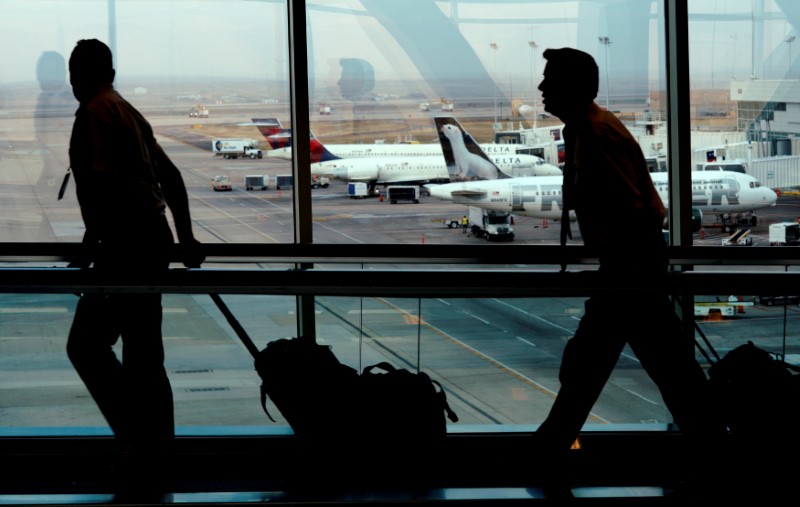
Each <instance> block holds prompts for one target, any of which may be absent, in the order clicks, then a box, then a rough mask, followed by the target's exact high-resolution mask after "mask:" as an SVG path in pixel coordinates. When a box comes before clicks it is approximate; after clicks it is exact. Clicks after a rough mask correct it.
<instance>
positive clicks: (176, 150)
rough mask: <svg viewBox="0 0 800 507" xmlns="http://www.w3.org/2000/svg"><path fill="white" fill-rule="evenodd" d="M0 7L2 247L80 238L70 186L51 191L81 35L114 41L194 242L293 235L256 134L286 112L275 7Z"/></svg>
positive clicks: (283, 193)
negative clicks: (185, 194)
mask: <svg viewBox="0 0 800 507" xmlns="http://www.w3.org/2000/svg"><path fill="white" fill-rule="evenodd" d="M2 11H3V15H2V16H0V40H1V41H2V42H3V43H4V44H5V45H6V47H8V48H14V50H13V51H6V52H4V54H3V55H2V56H1V57H0V69H2V70H0V175H2V176H0V178H2V179H0V184H2V185H3V190H4V194H5V195H6V199H5V212H4V214H3V220H2V222H0V240H1V241H48V242H49V241H58V242H73V241H79V240H80V238H81V236H82V234H83V223H82V220H81V216H80V214H79V211H78V205H77V200H76V197H75V187H74V183H70V186H69V187H68V188H67V190H66V193H65V196H64V198H63V199H62V200H58V199H57V193H58V190H59V186H60V185H61V182H62V179H63V177H64V174H65V172H66V169H67V167H68V165H69V157H68V146H69V137H70V132H71V128H72V120H73V115H74V112H75V110H76V108H77V102H76V101H75V99H74V98H73V96H72V90H71V87H70V84H69V75H68V71H67V65H66V63H67V60H68V59H69V56H70V53H71V51H72V49H73V47H74V46H75V43H76V41H78V40H79V39H88V38H98V39H100V40H102V41H104V42H106V43H107V44H108V45H109V46H110V47H111V48H112V50H113V52H114V57H115V67H116V79H115V82H114V84H115V87H116V89H117V90H118V91H119V92H120V93H121V94H122V96H123V97H125V98H126V99H128V100H129V101H130V102H131V103H132V104H133V105H134V106H135V107H136V108H138V109H139V110H140V111H141V112H142V114H143V115H144V116H145V118H146V119H147V120H148V121H149V122H150V123H151V125H152V126H153V129H154V131H155V135H156V138H157V140H158V141H159V143H160V144H162V145H163V147H164V149H165V151H166V152H167V154H168V155H169V156H170V157H171V158H172V159H173V161H174V162H175V164H176V165H177V166H178V167H179V168H180V169H181V171H182V174H183V177H184V179H185V181H186V185H187V187H188V191H189V195H190V199H191V201H190V207H191V211H192V213H193V219H194V225H195V231H196V235H197V237H198V239H199V240H200V241H202V242H205V243H234V242H252V243H274V242H291V241H293V240H294V233H293V227H292V223H293V219H294V217H293V216H292V215H293V212H292V204H291V192H290V191H289V188H290V187H286V186H284V187H283V188H281V189H280V190H278V189H277V186H278V182H277V181H276V176H277V175H281V174H286V173H291V170H290V165H289V163H288V162H286V161H279V160H277V159H268V158H266V157H264V156H263V155H264V152H266V151H267V150H268V148H269V145H268V143H267V142H266V139H265V138H264V136H263V135H262V133H261V131H262V130H265V129H267V128H268V127H266V126H265V125H266V124H270V125H271V124H272V123H274V122H272V121H267V119H270V118H284V119H285V118H286V116H287V111H288V98H289V93H288V81H287V70H286V69H287V56H286V55H287V42H286V41H287V30H286V8H285V4H284V2H234V3H231V2H228V1H211V2H205V1H203V2H193V1H188V2H184V1H181V2H178V1H171V2H148V1H136V0H117V1H111V2H98V1H70V2H60V1H34V2H26V1H10V2H4V3H3V6H2ZM212 35H213V36H212ZM269 128H272V127H269ZM234 157H235V158H234ZM251 175H256V176H260V177H263V183H261V182H260V180H259V182H257V183H251V181H252V180H251V179H249V178H247V177H248V176H251ZM217 176H222V177H226V178H229V182H230V184H231V187H227V186H225V185H223V184H222V183H221V182H218V183H215V178H216V177H217ZM227 188H231V191H227Z"/></svg>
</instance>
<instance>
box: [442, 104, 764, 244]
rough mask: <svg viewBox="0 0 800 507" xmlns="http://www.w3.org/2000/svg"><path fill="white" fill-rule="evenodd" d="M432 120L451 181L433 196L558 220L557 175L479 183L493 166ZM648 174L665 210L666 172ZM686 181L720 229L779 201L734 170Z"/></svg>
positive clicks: (695, 202)
mask: <svg viewBox="0 0 800 507" xmlns="http://www.w3.org/2000/svg"><path fill="white" fill-rule="evenodd" d="M435 122H436V128H437V130H438V131H439V139H440V141H441V145H442V152H443V155H444V159H445V163H446V164H447V167H448V170H449V173H450V180H451V182H450V183H446V184H442V185H428V186H427V188H428V190H429V191H430V193H431V195H432V196H434V197H438V198H440V199H443V200H448V201H453V202H456V203H460V204H464V205H468V206H476V207H479V208H487V209H492V210H496V211H505V212H509V213H515V214H519V215H523V216H532V217H538V218H548V219H555V220H557V219H560V218H561V209H562V206H563V201H562V193H561V187H562V183H563V178H562V176H533V177H519V178H503V179H481V178H482V177H483V173H482V172H481V171H485V170H486V168H487V167H489V165H490V164H491V163H492V161H491V160H490V159H489V157H487V156H486V154H485V153H482V152H481V150H480V149H479V147H478V146H475V145H471V144H470V141H469V139H471V138H470V137H469V136H468V135H466V134H465V133H464V129H463V128H462V127H461V125H460V124H459V123H458V121H457V120H456V119H455V118H452V117H436V118H435ZM459 132H460V133H461V134H462V135H458V133H459ZM479 159H480V160H479ZM650 176H651V177H652V179H653V183H654V184H655V187H656V189H657V190H658V195H659V196H660V197H661V200H662V201H663V202H664V205H665V206H669V192H668V191H669V183H668V180H667V176H668V173H665V172H653V173H650ZM691 177H692V207H693V208H697V209H698V210H699V211H700V212H701V213H704V214H712V215H716V217H717V220H718V222H720V223H722V225H723V228H728V229H732V228H735V226H736V224H737V222H738V219H741V218H745V219H747V220H748V221H751V220H752V219H753V218H754V217H753V212H754V211H756V210H758V209H762V208H767V207H770V206H774V205H775V202H776V201H777V198H778V197H777V194H776V193H775V192H774V191H772V190H771V189H769V188H767V187H764V186H762V185H761V183H759V181H758V180H757V179H755V178H753V177H752V176H750V175H747V174H742V173H739V172H731V171H693V172H692V176H691ZM598 212H602V211H601V210H598ZM572 218H573V220H574V216H573V217H572Z"/></svg>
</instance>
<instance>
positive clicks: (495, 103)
mask: <svg viewBox="0 0 800 507" xmlns="http://www.w3.org/2000/svg"><path fill="white" fill-rule="evenodd" d="M489 47H490V48H491V49H492V51H493V52H494V80H495V83H494V87H493V88H494V124H493V125H492V130H495V131H496V130H497V44H495V43H494V42H490V43H489Z"/></svg>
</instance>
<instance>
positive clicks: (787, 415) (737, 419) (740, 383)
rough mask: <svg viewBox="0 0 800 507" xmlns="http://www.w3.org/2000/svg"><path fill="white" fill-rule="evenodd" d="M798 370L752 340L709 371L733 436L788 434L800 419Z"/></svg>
mask: <svg viewBox="0 0 800 507" xmlns="http://www.w3.org/2000/svg"><path fill="white" fill-rule="evenodd" d="M796 371H797V367H795V366H792V365H789V364H788V363H786V362H784V361H783V360H781V359H779V358H778V357H776V356H775V355H773V354H771V353H770V352H767V351H766V350H764V349H761V348H759V347H757V346H756V345H755V344H753V342H752V341H748V342H747V343H746V344H744V345H740V346H738V347H736V348H735V349H733V350H731V351H729V352H728V353H727V354H725V355H724V356H723V357H722V358H721V359H719V360H717V361H716V362H715V363H713V364H712V365H711V368H710V369H709V371H708V376H709V387H710V392H711V395H712V396H713V398H714V401H715V402H716V403H717V404H718V407H719V409H720V412H721V415H722V417H723V419H724V420H725V422H726V423H727V425H728V428H729V429H730V432H731V434H732V435H735V436H739V437H742V438H747V439H754V438H767V436H768V435H771V434H774V433H775V432H777V433H779V434H781V433H783V434H786V435H788V433H787V432H788V431H792V430H793V427H794V426H795V425H796V424H797V421H798V418H799V417H800V375H798V374H797V373H796Z"/></svg>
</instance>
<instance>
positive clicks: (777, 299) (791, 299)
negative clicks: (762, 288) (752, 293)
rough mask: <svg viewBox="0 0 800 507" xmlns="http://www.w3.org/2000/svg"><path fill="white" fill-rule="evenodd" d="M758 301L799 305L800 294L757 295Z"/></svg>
mask: <svg viewBox="0 0 800 507" xmlns="http://www.w3.org/2000/svg"><path fill="white" fill-rule="evenodd" d="M756 301H757V302H758V304H761V305H766V306H773V305H797V304H800V296H783V295H773V296H757V297H756Z"/></svg>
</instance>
